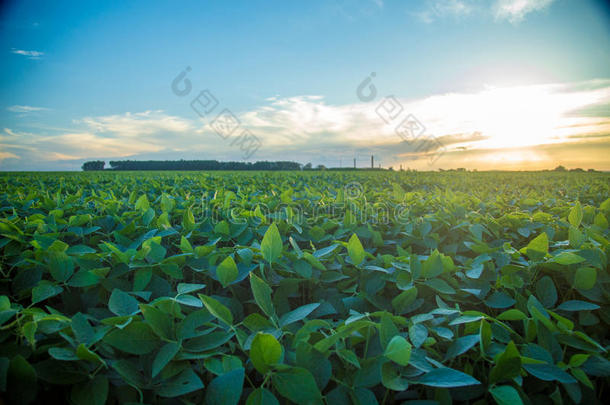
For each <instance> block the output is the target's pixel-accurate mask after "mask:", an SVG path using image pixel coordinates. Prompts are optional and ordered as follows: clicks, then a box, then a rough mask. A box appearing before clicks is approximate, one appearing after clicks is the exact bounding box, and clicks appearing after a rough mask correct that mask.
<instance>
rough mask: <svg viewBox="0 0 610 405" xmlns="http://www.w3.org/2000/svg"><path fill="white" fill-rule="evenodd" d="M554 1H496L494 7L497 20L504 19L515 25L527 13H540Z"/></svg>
mask: <svg viewBox="0 0 610 405" xmlns="http://www.w3.org/2000/svg"><path fill="white" fill-rule="evenodd" d="M554 1H555V0H497V1H496V3H495V5H494V11H495V16H496V18H497V19H500V20H502V19H505V20H508V21H509V22H511V23H513V24H516V23H519V22H521V21H523V19H524V18H525V16H526V15H527V14H529V13H532V12H535V11H542V10H544V9H546V8H547V7H549V6H550V5H551V3H553V2H554Z"/></svg>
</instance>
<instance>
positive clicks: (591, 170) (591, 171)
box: [587, 169, 597, 173]
mask: <svg viewBox="0 0 610 405" xmlns="http://www.w3.org/2000/svg"><path fill="white" fill-rule="evenodd" d="M587 171H588V172H589V173H593V172H596V171H597V170H595V169H589V170H587Z"/></svg>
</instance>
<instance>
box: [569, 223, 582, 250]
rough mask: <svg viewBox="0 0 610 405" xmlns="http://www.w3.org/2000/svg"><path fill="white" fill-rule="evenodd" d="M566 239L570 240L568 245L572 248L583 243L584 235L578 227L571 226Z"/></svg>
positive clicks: (576, 247) (578, 246)
mask: <svg viewBox="0 0 610 405" xmlns="http://www.w3.org/2000/svg"><path fill="white" fill-rule="evenodd" d="M568 239H569V241H570V246H571V247H573V248H574V249H578V248H580V247H581V246H582V244H583V243H585V240H586V236H585V234H584V233H582V232H581V231H580V230H579V229H578V228H575V227H573V226H571V227H570V230H569V231H568Z"/></svg>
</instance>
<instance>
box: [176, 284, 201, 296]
mask: <svg viewBox="0 0 610 405" xmlns="http://www.w3.org/2000/svg"><path fill="white" fill-rule="evenodd" d="M203 288H205V284H188V283H180V284H178V294H189V293H192V292H194V291H197V290H201V289H203Z"/></svg>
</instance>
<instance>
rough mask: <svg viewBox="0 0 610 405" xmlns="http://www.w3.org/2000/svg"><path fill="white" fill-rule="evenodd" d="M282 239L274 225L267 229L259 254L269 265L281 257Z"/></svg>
mask: <svg viewBox="0 0 610 405" xmlns="http://www.w3.org/2000/svg"><path fill="white" fill-rule="evenodd" d="M282 248H283V245H282V238H281V237H280V232H279V231H278V229H277V226H276V225H275V223H273V224H271V225H270V226H269V228H267V232H265V235H264V236H263V241H262V242H261V253H262V255H263V258H264V259H265V260H267V261H268V262H269V263H273V262H274V261H276V260H277V259H278V258H279V257H280V256H281V255H282Z"/></svg>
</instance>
